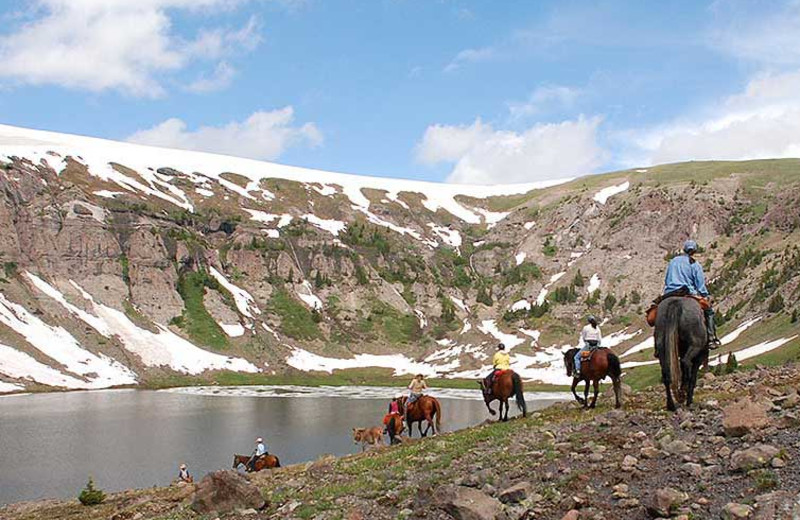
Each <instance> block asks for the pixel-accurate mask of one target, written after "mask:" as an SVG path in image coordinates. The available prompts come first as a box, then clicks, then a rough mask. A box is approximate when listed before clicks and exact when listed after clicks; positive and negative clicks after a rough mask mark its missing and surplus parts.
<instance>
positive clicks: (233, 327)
mask: <svg viewBox="0 0 800 520" xmlns="http://www.w3.org/2000/svg"><path fill="white" fill-rule="evenodd" d="M219 326H220V327H221V328H222V330H223V331H224V332H225V334H227V335H228V336H230V337H231V338H238V337H239V336H244V327H243V326H242V324H241V323H232V324H228V323H220V324H219Z"/></svg>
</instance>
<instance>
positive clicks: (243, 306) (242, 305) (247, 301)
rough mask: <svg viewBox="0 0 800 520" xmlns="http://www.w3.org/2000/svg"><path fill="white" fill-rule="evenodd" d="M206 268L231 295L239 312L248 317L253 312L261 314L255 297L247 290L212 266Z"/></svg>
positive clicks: (250, 316) (251, 315)
mask: <svg viewBox="0 0 800 520" xmlns="http://www.w3.org/2000/svg"><path fill="white" fill-rule="evenodd" d="M208 269H209V272H210V273H211V276H213V277H214V279H215V280H217V282H219V284H220V285H221V286H222V287H224V288H225V289H226V290H227V291H228V292H229V293H231V295H233V301H234V302H235V303H236V308H237V309H239V312H241V313H242V314H243V315H245V316H247V317H248V318H252V317H253V314H261V310H260V309H259V308H258V307H257V306H256V300H255V298H253V296H252V295H251V294H250V293H249V292H247V291H245V290H244V289H242V288H241V287H237V286H236V285H233V284H232V283H231V282H229V281H228V279H227V278H225V276H224V275H223V274H222V273H220V272H219V271H217V270H216V269H214V267H209V268H208Z"/></svg>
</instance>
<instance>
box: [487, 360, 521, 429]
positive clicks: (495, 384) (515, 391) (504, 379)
mask: <svg viewBox="0 0 800 520" xmlns="http://www.w3.org/2000/svg"><path fill="white" fill-rule="evenodd" d="M478 384H479V385H480V386H481V390H483V401H484V402H485V403H486V408H488V409H489V413H490V414H492V415H494V414H495V411H494V410H492V407H491V406H489V404H490V403H491V402H492V401H494V400H495V399H496V400H498V401H500V410H499V412H500V420H501V421H507V420H508V409H509V404H508V400H509V399H510V398H511V397H514V398H516V401H517V408H519V409H520V410H522V416H523V417H527V416H528V407H527V405H526V404H525V396H524V395H523V393H522V379H521V378H520V377H519V374H517V373H516V372H514V371H513V370H505V371H503V373H502V374H500V375H499V376H497V377H495V378H494V380H493V381H492V387H491V388H488V389H487V388H486V382H485V381H478ZM487 390H488V391H487ZM503 406H505V409H506V411H505V415H503Z"/></svg>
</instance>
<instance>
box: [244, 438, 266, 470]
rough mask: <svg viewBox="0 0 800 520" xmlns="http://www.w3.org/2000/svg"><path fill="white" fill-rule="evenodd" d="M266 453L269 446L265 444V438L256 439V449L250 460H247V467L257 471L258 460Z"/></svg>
mask: <svg viewBox="0 0 800 520" xmlns="http://www.w3.org/2000/svg"><path fill="white" fill-rule="evenodd" d="M266 454H267V447H266V446H265V445H264V439H262V438H261V437H259V438H258V439H256V449H255V450H253V455H252V456H251V457H250V460H248V461H247V467H248V468H250V471H255V469H256V467H255V466H256V461H257V460H258V459H259V458H260V457H262V456H263V455H266Z"/></svg>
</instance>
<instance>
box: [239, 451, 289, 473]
mask: <svg viewBox="0 0 800 520" xmlns="http://www.w3.org/2000/svg"><path fill="white" fill-rule="evenodd" d="M250 458H251V457H250V455H234V456H233V469H236V468H238V467H239V465H240V464H243V465H244V468H245V471H247V472H248V473H250V472H251V471H261V470H262V469H272V468H280V467H281V461H280V460H279V459H278V457H276V456H275V455H262V456H260V457H259V458H257V459H256V462H255V463H254V464H253V466H254V469H253V470H251V469H250V467H249V466H248V465H247V463H248V462H249V461H250Z"/></svg>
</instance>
